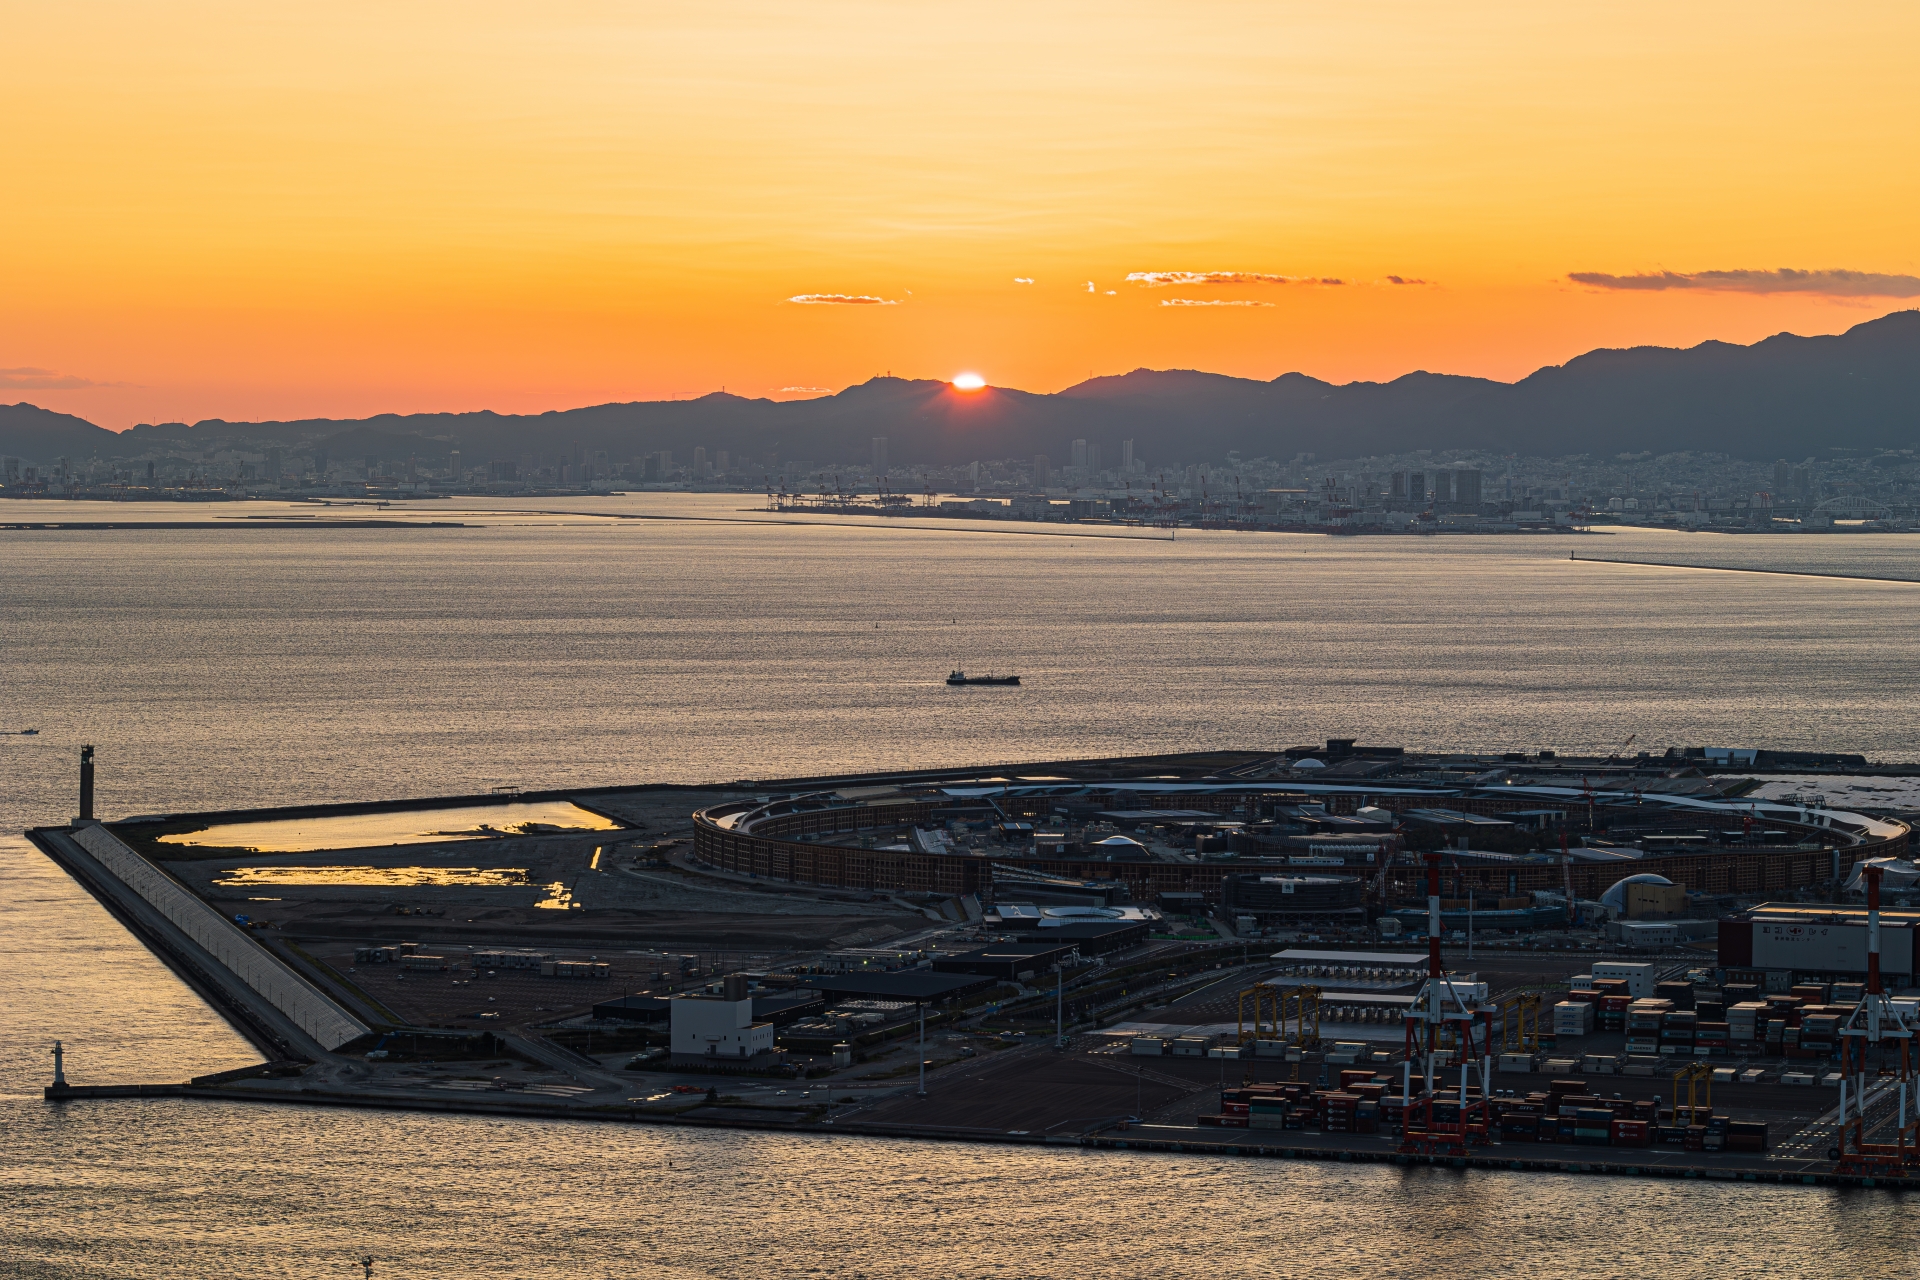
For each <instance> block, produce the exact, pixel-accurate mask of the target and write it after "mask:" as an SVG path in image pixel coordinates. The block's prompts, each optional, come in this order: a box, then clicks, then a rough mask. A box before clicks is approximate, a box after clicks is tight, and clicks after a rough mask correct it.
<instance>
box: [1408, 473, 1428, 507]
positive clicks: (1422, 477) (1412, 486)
mask: <svg viewBox="0 0 1920 1280" xmlns="http://www.w3.org/2000/svg"><path fill="white" fill-rule="evenodd" d="M1426 500H1427V473H1426V472H1424V471H1409V472H1407V501H1408V502H1419V503H1425V502H1426Z"/></svg>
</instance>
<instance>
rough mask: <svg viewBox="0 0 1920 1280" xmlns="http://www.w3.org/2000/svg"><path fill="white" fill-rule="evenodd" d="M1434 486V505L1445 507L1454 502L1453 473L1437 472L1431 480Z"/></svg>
mask: <svg viewBox="0 0 1920 1280" xmlns="http://www.w3.org/2000/svg"><path fill="white" fill-rule="evenodd" d="M1431 483H1432V485H1433V505H1434V506H1436V507H1438V506H1443V505H1445V504H1446V503H1449V502H1452V501H1453V472H1451V471H1436V472H1434V473H1433V478H1432V480H1431Z"/></svg>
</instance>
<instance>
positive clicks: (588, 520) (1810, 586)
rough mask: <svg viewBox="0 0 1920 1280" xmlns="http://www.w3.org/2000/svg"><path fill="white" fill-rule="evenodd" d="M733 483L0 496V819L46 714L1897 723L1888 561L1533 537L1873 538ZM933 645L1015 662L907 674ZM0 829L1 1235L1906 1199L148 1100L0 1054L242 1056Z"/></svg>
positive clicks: (1805, 1220)
mask: <svg viewBox="0 0 1920 1280" xmlns="http://www.w3.org/2000/svg"><path fill="white" fill-rule="evenodd" d="M36 505H37V504H36ZM757 505H758V504H757V502H756V501H755V500H753V499H751V498H739V497H697V498H693V497H686V498H681V497H650V498H622V499H598V500H588V501H568V502H557V501H550V502H517V503H501V504H484V505H476V504H463V505H462V506H460V507H459V508H458V509H452V508H448V507H445V506H438V505H436V506H434V507H431V508H428V509H427V511H428V514H429V515H430V517H431V518H438V519H457V520H463V521H466V522H468V523H469V524H471V525H472V526H474V527H469V528H465V529H409V530H399V531H390V530H300V531H277V530H262V529H225V528H223V529H218V530H204V531H203V530H173V531H151V532H149V531H119V532H79V531H73V532H51V531H46V532H5V533H0V729H19V728H24V727H29V726H31V727H36V728H38V729H39V730H40V733H39V734H38V735H37V736H34V737H13V736H9V737H0V778H4V779H5V788H4V791H3V792H0V831H5V830H10V831H16V832H17V831H19V830H20V829H21V828H23V827H25V826H28V825H31V824H35V823H46V822H58V821H64V820H66V819H67V818H69V817H71V815H72V813H73V806H74V800H73V793H74V774H75V757H76V752H77V749H78V747H79V745H80V744H81V743H83V742H91V743H93V744H95V745H96V747H97V748H98V750H99V763H100V807H101V810H102V812H103V813H104V814H106V815H109V816H118V815H127V814H132V813H142V812H158V811H164V810H181V809H200V808H211V807H216V806H217V807H242V806H252V805H266V804H283V803H291V802H297V801H314V800H346V799H368V798H375V797H388V796H393V795H405V794H414V795H429V794H435V793H444V792H449V791H474V790H484V789H486V788H488V787H491V786H498V785H503V784H509V783H515V784H520V785H524V786H528V787H533V786H557V785H568V784H579V785H587V784H607V783H619V782H629V781H632V782H640V781H700V780H711V779H730V778H737V777H743V776H744V777H773V776H778V775H782V774H794V773H817V772H824V771H830V770H842V769H860V768H868V767H881V766H897V765H940V764H958V763H973V762H996V761H1007V762H1010V761H1019V760H1034V759H1044V758H1048V757H1066V756H1082V755H1105V754H1117V753H1138V752H1146V751H1158V750H1187V749H1197V748H1205V747H1216V746H1225V747H1248V748H1279V747H1283V746H1287V745H1291V744H1294V743H1304V742H1313V741H1317V740H1320V739H1323V738H1325V737H1327V736H1329V735H1338V736H1351V737H1358V738H1361V739H1363V740H1365V741H1371V742H1383V743H1400V744H1405V745H1407V746H1410V747H1421V748H1443V747H1470V748H1507V749H1537V748H1540V747H1554V748H1558V749H1561V750H1577V749H1593V748H1601V749H1611V748H1613V747H1617V746H1618V745H1620V744H1621V743H1622V742H1624V741H1625V740H1626V739H1627V738H1628V737H1629V736H1632V737H1634V738H1635V739H1636V742H1635V749H1636V750H1637V749H1644V748H1647V747H1652V748H1654V749H1656V750H1657V749H1659V748H1661V747H1664V746H1666V745H1668V744H1683V743H1684V744H1713V745H1735V746H1747V745H1751V746H1786V747H1803V748H1822V749H1835V750H1838V749H1850V750H1861V751H1865V752H1867V753H1868V754H1869V755H1873V756H1881V757H1885V758H1889V759H1901V760H1905V759H1913V758H1915V757H1916V756H1920V752H1917V751H1916V750H1915V749H1914V746H1913V744H1912V742H1911V726H1912V723H1913V708H1914V707H1915V705H1916V699H1915V693H1916V684H1920V675H1917V674H1916V668H1915V664H1914V663H1913V662H1912V661H1911V660H1910V659H1911V653H1912V647H1911V642H1910V640H1909V636H1910V634H1911V632H1912V622H1911V618H1912V616H1913V605H1914V603H1915V602H1916V600H1920V586H1916V585H1906V584H1901V583H1891V584H1888V583H1871V582H1852V581H1843V580H1837V579H1830V578H1787V577H1764V576H1754V575H1745V574H1729V573H1702V572H1689V571H1686V570H1675V569H1647V568H1632V567H1621V566H1612V565H1597V564H1585V563H1570V562H1569V561H1568V560H1567V552H1568V550H1569V547H1570V545H1576V544H1577V547H1578V550H1579V551H1580V553H1581V554H1582V555H1593V556H1616V557H1621V558H1642V559H1657V560H1664V561H1672V562H1690V563H1697V564H1722V565H1724V564H1754V565H1765V566H1769V567H1788V568H1803V569H1810V570H1814V571H1819V572H1827V573H1874V574H1889V575H1892V576H1900V577H1909V578H1920V539H1907V538H1903V537H1899V536H1897V535H1888V536H1858V537H1856V536H1844V537H1842V536H1836V537H1824V538H1814V537H1809V538H1765V539H1762V538H1733V537H1716V536H1711V535H1698V534H1694V535H1682V534H1655V533H1640V532H1629V533H1620V534H1616V535H1612V536H1608V537H1598V536H1596V537H1592V538H1587V539H1579V540H1563V539H1558V538H1555V539H1533V538H1521V537H1485V538H1441V539H1428V540H1420V541H1413V540H1405V539H1365V538H1362V539H1330V538H1322V537H1316V536H1284V535H1243V534H1227V533H1182V534H1181V535H1180V536H1179V538H1178V539H1177V540H1168V539H1167V538H1166V535H1165V534H1164V532H1161V533H1158V534H1149V533H1134V534H1131V535H1127V536H1121V537H1093V536H1088V535H1087V534H1086V533H1085V532H1084V531H1081V532H1068V531H1064V530H1058V529H1053V530H1041V529H1033V530H1031V531H1030V532H1029V533H1025V534H1022V533H1011V532H989V531H986V530H985V529H979V528H977V527H964V526H963V527H962V528H961V529H956V528H955V527H954V526H952V525H950V524H948V523H945V522H939V523H933V522H928V523H927V524H926V526H925V527H922V528H912V527H907V526H905V525H901V524H888V525H886V526H885V527H880V528H875V527H871V526H872V522H860V521H828V522H820V523H819V527H806V526H805V525H804V524H795V523H790V522H789V523H775V522H770V521H769V520H768V519H767V516H766V513H764V512H757V511H752V510H743V508H752V507H754V506H757ZM31 509H32V508H30V507H29V506H28V504H20V503H12V504H8V509H7V510H6V511H5V512H0V516H5V517H7V518H9V519H17V518H20V517H22V516H25V515H26V514H28V512H29V510H31ZM278 510H284V508H278V507H268V506H265V505H261V506H247V507H222V508H198V509H194V510H191V511H186V512H182V511H180V510H179V509H178V508H168V509H164V510H162V511H160V512H158V513H154V512H148V511H135V510H130V509H129V508H126V507H115V508H112V509H110V510H108V511H107V512H105V515H106V516H107V517H109V518H112V517H118V518H126V517H128V516H131V515H137V516H139V517H140V518H167V517H171V516H184V517H187V518H194V519H205V518H211V517H212V516H213V515H221V516H227V515H246V514H253V513H270V512H273V511H278ZM590 512H600V513H617V514H623V515H629V516H674V517H686V516H695V517H700V518H699V519H693V520H689V519H627V520H619V521H606V520H603V519H598V518H592V517H590V516H588V515H586V514H581V513H590ZM569 513H572V514H569ZM33 514H34V515H35V517H36V518H38V517H40V516H44V515H52V516H54V517H59V518H67V519H86V518H99V517H100V515H101V513H100V512H99V511H98V510H97V509H94V510H87V509H81V508H77V507H76V505H75V504H57V505H53V506H43V507H40V508H39V509H38V510H35V511H34V512H33ZM863 525H864V526H865V527H863ZM963 530H965V531H963ZM954 666H962V667H965V668H967V669H968V670H973V671H985V670H998V671H1003V672H1007V671H1012V672H1018V673H1019V674H1020V675H1021V676H1022V678H1023V679H1024V680H1025V681H1026V683H1025V685H1024V686H1023V687H1021V688H1020V689H1017V690H1013V689H999V690H996V689H960V690H950V689H947V688H946V687H945V686H944V685H943V684H942V683H941V680H942V678H943V677H944V676H945V674H946V673H947V671H948V670H949V669H950V668H952V667H954ZM0 875H4V877H5V884H6V889H7V892H6V893H5V894H4V895H0V1010H3V1011H4V1012H0V1032H3V1033H4V1034H0V1122H4V1130H3V1132H4V1134H5V1136H6V1138H7V1140H8V1141H7V1143H6V1148H5V1156H4V1158H0V1275H4V1276H9V1277H10V1276H16V1275H17V1276H34V1277H38V1276H59V1277H70V1276H87V1277H96V1276H97V1277H157V1276H205V1275H223V1274H231V1275H236V1276H263V1277H265V1276H273V1277H278V1276H289V1277H291V1276H301V1277H305V1276H342V1277H345V1276H350V1275H358V1274H359V1270H358V1267H357V1265H353V1266H350V1265H349V1264H350V1262H351V1261H352V1259H354V1258H357V1257H359V1256H360V1255H362V1254H363V1253H370V1254H372V1255H374V1256H375V1257H377V1258H379V1259H380V1260H381V1261H380V1262H379V1263H378V1264H377V1266H376V1271H375V1274H376V1275H386V1276H420V1277H429V1276H431V1277H440V1276H447V1277H453V1276H494V1275H498V1276H512V1277H528V1278H532V1277H543V1278H544V1277H576V1276H586V1277H603V1276H620V1277H625V1276H676V1277H678V1276H703V1277H704V1276H713V1277H721V1276H727V1277H731V1276H735V1275H738V1274H741V1273H742V1272H745V1271H748V1270H756V1271H768V1272H771V1273H772V1274H776V1275H849V1276H852V1275H860V1276H872V1277H896V1276H914V1277H917V1276H950V1275H979V1274H984V1275H999V1276H1010V1277H1011V1276H1068V1275H1073V1276H1088V1275H1098V1276H1137V1275H1141V1274H1164V1275H1171V1276H1218V1275H1222V1274H1229V1275H1252V1274H1260V1275H1273V1274H1278V1275H1288V1276H1334V1275H1342V1276H1344V1275H1354V1274H1378V1275H1385V1276H1429V1275H1431V1276H1451V1275H1458V1274H1461V1273H1462V1272H1465V1271H1467V1270H1469V1269H1472V1270H1475V1271H1489V1272H1493V1273H1500V1272H1526V1273H1528V1274H1539V1275H1554V1276H1579V1277H1586V1276H1594V1277H1600V1276H1619V1275H1643V1274H1680V1275H1718V1276H1747V1275H1754V1276H1758V1275H1763V1274H1765V1275H1775V1274H1815V1273H1821V1274H1825V1273H1834V1274H1906V1273H1908V1272H1911V1271H1913V1270H1914V1265H1913V1263H1912V1262H1911V1260H1910V1259H1911V1254H1910V1250H1909V1248H1908V1245H1907V1241H1908V1240H1909V1239H1910V1238H1911V1234H1912V1228H1913V1226H1914V1223H1913V1221H1912V1211H1910V1210H1909V1209H1908V1208H1906V1207H1905V1205H1904V1203H1903V1202H1901V1201H1899V1200H1895V1199H1892V1198H1889V1197H1887V1196H1885V1195H1876V1194H1875V1193H1841V1192H1833V1191H1826V1190H1814V1189H1805V1190H1782V1189H1778V1188H1768V1189H1756V1188H1741V1187H1719V1186H1696V1185H1673V1184H1642V1183H1627V1182H1618V1183H1616V1182H1612V1181H1606V1180H1583V1179H1572V1178H1569V1179H1561V1178H1554V1177H1536V1176H1525V1177H1521V1176H1513V1177H1508V1176H1501V1175H1490V1174H1444V1173H1435V1172H1431V1171H1421V1172H1415V1173H1405V1172H1400V1171H1393V1170H1383V1169H1374V1168H1366V1169H1324V1168H1317V1167H1307V1166H1295V1165H1287V1164H1280V1163H1274V1164H1266V1163H1261V1164H1254V1163H1247V1162H1230V1161H1214V1160H1207V1159H1199V1158H1190V1157H1178V1156H1131V1157H1129V1156H1114V1155H1110V1154H1109V1155H1102V1156H1099V1157H1093V1156H1088V1155H1083V1154H1080V1153H1077V1152H1031V1151H1006V1150H1000V1149H997V1148H996V1149H984V1148H971V1147H965V1146H938V1145H930V1144H929V1145H914V1144H897V1143H892V1142H884V1141H867V1140H838V1141H827V1140H821V1139H796V1138H790V1137H783V1136H741V1135H707V1134H694V1135H689V1134H661V1133H653V1132H632V1131H627V1130H608V1129H601V1128H594V1127H586V1126H569V1125H561V1124H542V1123H535V1122H509V1121H495V1120H477V1119H476V1120H467V1119H459V1118H445V1117H414V1116H390V1115H366V1114H361V1113H354V1112H342V1113H338V1114H334V1113H315V1112H307V1111H291V1110H288V1111H279V1110H273V1109H267V1108H256V1107H247V1108H241V1107H222V1106H213V1105H206V1104H182V1103H169V1102H165V1101H155V1102H149V1103H137V1102H111V1103H95V1104H81V1105H74V1106H69V1107H66V1108H64V1109H58V1110H56V1109H53V1108H50V1107H47V1106H46V1105H45V1104H44V1103H42V1102H41V1101H40V1100H39V1098H38V1093H37V1091H38V1088H39V1086H40V1085H41V1084H42V1083H43V1082H44V1081H45V1079H46V1078H47V1075H48V1067H49V1059H48V1057H47V1052H48V1048H49V1046H50V1042H51V1041H52V1040H53V1039H54V1038H55V1037H60V1038H62V1039H64V1040H66V1041H67V1043H68V1044H69V1046H70V1047H71V1049H72V1056H71V1057H70V1059H69V1061H70V1066H71V1070H72V1073H73V1075H74V1077H75V1079H76V1080H79V1081H86V1082H105V1081H113V1080H138V1079H174V1078H179V1077H181V1076H182V1075H184V1074H188V1073H193V1072H199V1071H209V1070H215V1069H218V1068H220V1067H223V1066H229V1065H235V1064H238V1063H241V1062H246V1061H250V1060H252V1054H251V1052H250V1050H249V1049H248V1048H247V1046H246V1045H245V1044H244V1043H243V1042H242V1041H240V1040H239V1039H238V1038H237V1037H236V1036H235V1035H234V1034H233V1033H232V1032H231V1031H230V1030H228V1029H227V1028H226V1027H225V1025H224V1024H223V1023H222V1022H221V1021H220V1020H219V1019H218V1018H217V1017H216V1016H214V1015H213V1014H212V1013H211V1012H210V1011H208V1010H207V1009H206V1008H205V1007H204V1006H202V1005H201V1004H200V1003H199V1001H197V1000H196V999H195V998H194V997H193V996H192V995H191V994H190V993H188V992H187V991H185V990H184V989H183V988H182V987H181V986H180V984H179V983H178V982H176V981H175V980H174V979H173V978H172V977H171V975H169V974H168V973H167V972H166V970H164V969H163V968H161V967H160V966H159V965H158V963H157V962H155V961H154V960H152V959H151V957H149V956H148V955H147V954H146V953H145V951H144V950H142V949H141V948H140V947H139V946H137V945H136V944H134V943H132V942H131V941H130V940H128V939H127V938H126V937H125V935H124V934H123V933H121V931H120V930H119V929H118V927H117V926H116V925H115V924H114V923H113V922H112V921H111V920H110V919H109V918H108V917H107V916H106V915H105V914H104V913H103V912H102V911H101V910H100V909H99V908H98V906H97V905H95V904H94V903H93V902H92V900H91V899H90V898H87V897H86V896H85V895H84V894H83V893H81V892H80V891H78V890H77V889H76V888H74V887H73V886H72V885H71V884H70V883H69V882H68V881H67V880H66V879H65V877H64V876H62V875H61V874H60V873H59V872H58V871H57V870H56V869H55V868H53V867H51V866H50V865H48V864H47V863H46V862H45V861H44V860H43V859H41V858H40V856H39V855H38V854H37V853H35V852H34V851H33V850H32V849H31V848H30V847H29V846H27V845H25V843H24V842H23V841H20V840H17V839H7V840H0ZM669 1161H671V1168H669Z"/></svg>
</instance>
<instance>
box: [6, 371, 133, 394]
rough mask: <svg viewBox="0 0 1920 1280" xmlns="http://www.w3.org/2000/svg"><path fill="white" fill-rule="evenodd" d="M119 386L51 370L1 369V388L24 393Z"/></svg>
mask: <svg viewBox="0 0 1920 1280" xmlns="http://www.w3.org/2000/svg"><path fill="white" fill-rule="evenodd" d="M115 385H118V384H115V383H110V382H95V381H94V380H93V379H92V378H82V377H78V376H76V375H74V374H71V373H55V372H54V371H53V370H51V369H35V368H32V367H30V366H24V365H23V366H21V367H20V368H17V369H0V387H4V388H18V389H19V390H22V391H78V390H80V389H81V388H83V387H107V386H115Z"/></svg>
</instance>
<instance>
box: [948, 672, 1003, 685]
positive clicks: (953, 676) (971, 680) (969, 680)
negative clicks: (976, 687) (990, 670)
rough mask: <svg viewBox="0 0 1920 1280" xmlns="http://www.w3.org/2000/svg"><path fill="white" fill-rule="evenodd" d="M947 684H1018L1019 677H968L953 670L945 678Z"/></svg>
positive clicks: (964, 673)
mask: <svg viewBox="0 0 1920 1280" xmlns="http://www.w3.org/2000/svg"><path fill="white" fill-rule="evenodd" d="M947 683H948V684H1019V683H1020V677H1019V676H970V675H968V674H967V673H966V672H964V671H960V670H955V671H953V672H951V673H950V674H949V675H948V676H947Z"/></svg>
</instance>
